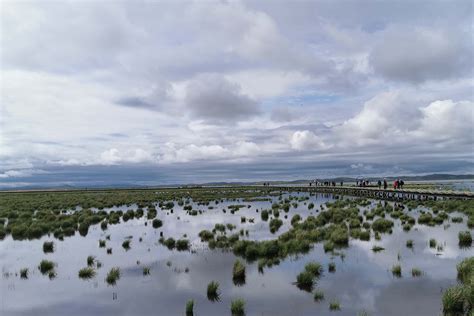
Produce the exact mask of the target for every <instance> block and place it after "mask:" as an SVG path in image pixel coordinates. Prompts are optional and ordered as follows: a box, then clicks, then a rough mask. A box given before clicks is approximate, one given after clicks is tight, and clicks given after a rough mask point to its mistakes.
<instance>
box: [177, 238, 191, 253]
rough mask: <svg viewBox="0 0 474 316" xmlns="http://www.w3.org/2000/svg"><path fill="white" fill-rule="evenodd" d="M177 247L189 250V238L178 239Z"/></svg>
mask: <svg viewBox="0 0 474 316" xmlns="http://www.w3.org/2000/svg"><path fill="white" fill-rule="evenodd" d="M176 249H177V250H178V251H184V250H189V240H187V239H178V240H177V241H176Z"/></svg>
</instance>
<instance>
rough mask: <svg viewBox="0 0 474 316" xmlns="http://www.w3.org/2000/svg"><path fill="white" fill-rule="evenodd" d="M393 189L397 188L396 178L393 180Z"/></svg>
mask: <svg viewBox="0 0 474 316" xmlns="http://www.w3.org/2000/svg"><path fill="white" fill-rule="evenodd" d="M393 189H394V190H396V189H398V180H395V181H393Z"/></svg>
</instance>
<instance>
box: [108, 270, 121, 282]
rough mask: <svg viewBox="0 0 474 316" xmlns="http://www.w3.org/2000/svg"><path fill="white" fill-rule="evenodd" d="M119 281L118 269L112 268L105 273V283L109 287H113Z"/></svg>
mask: <svg viewBox="0 0 474 316" xmlns="http://www.w3.org/2000/svg"><path fill="white" fill-rule="evenodd" d="M119 279H120V269H119V268H112V269H110V271H109V272H108V273H107V276H106V278H105V282H107V284H109V285H115V284H116V283H117V281H118V280H119Z"/></svg>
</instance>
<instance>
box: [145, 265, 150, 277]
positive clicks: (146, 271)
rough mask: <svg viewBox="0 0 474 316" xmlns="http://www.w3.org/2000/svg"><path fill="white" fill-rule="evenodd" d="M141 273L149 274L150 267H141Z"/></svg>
mask: <svg viewBox="0 0 474 316" xmlns="http://www.w3.org/2000/svg"><path fill="white" fill-rule="evenodd" d="M143 275H150V267H143Z"/></svg>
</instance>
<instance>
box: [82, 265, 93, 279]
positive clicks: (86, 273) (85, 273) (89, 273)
mask: <svg viewBox="0 0 474 316" xmlns="http://www.w3.org/2000/svg"><path fill="white" fill-rule="evenodd" d="M95 275H96V272H95V270H94V269H93V268H91V267H85V268H82V269H81V270H79V273H78V276H79V278H80V279H85V280H87V279H92V278H93V277H94V276H95Z"/></svg>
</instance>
